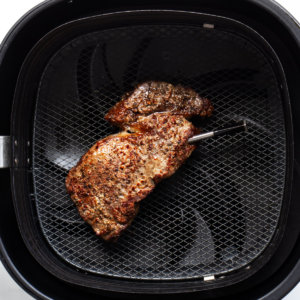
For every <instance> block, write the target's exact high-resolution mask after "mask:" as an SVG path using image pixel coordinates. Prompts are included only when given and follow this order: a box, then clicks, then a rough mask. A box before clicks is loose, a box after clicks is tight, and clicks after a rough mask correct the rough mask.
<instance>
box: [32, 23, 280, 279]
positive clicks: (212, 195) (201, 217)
mask: <svg viewBox="0 0 300 300" xmlns="http://www.w3.org/2000/svg"><path fill="white" fill-rule="evenodd" d="M150 79H155V80H162V81H167V82H171V83H173V84H178V83H181V84H183V85H185V86H189V87H192V88H193V89H195V90H196V91H197V92H199V93H200V94H201V95H203V96H205V97H208V98H209V99H211V101H212V103H213V105H214V107H215V113H214V116H213V117H212V118H211V119H210V120H207V122H202V124H200V123H199V122H198V120H197V119H196V118H195V123H196V122H198V123H199V124H198V125H203V127H204V129H203V130H213V129H215V128H218V127H222V126H224V125H226V124H228V123H230V122H234V121H238V120H240V119H245V118H246V119H247V120H248V124H249V125H248V127H249V133H248V134H239V135H235V136H232V137H231V136H224V137H222V138H218V139H215V140H207V141H205V142H203V143H202V144H201V145H200V146H199V147H198V148H197V150H196V151H195V152H194V153H193V155H192V157H191V158H189V159H188V161H187V162H186V164H185V165H184V166H183V167H182V168H180V170H178V172H177V173H176V174H175V175H174V176H173V177H172V178H170V179H168V180H165V181H164V182H162V183H161V184H160V185H159V186H158V187H157V188H156V189H155V191H154V192H153V193H152V194H151V195H149V196H148V197H147V199H146V200H145V201H144V202H142V204H141V208H140V212H139V214H138V216H137V218H136V219H135V220H134V222H133V224H132V225H131V227H130V229H129V230H127V231H126V232H125V234H124V235H123V236H122V237H121V238H120V239H119V240H118V241H117V242H116V243H114V244H108V243H105V242H101V241H100V240H99V238H97V236H95V234H94V232H93V230H91V228H90V226H87V225H85V223H84V221H83V220H82V219H81V218H80V216H79V214H78V211H77V209H76V208H75V207H74V205H72V203H71V201H70V199H69V195H67V193H66V189H65V185H64V183H65V178H66V176H67V174H68V171H69V170H70V168H71V167H73V166H74V165H76V163H77V162H78V161H79V159H80V157H81V156H82V155H83V154H84V153H85V152H86V151H87V150H88V149H89V147H91V146H92V145H93V144H94V143H95V142H96V141H97V140H99V139H101V138H104V137H106V136H107V135H109V134H112V133H114V132H115V131H114V128H112V127H111V126H110V125H109V124H108V123H107V121H105V120H104V116H105V114H106V113H107V111H108V110H109V108H110V107H112V105H114V104H115V103H116V102H117V101H119V100H120V98H121V96H122V94H124V93H125V92H126V91H129V90H131V89H132V88H133V87H134V85H135V84H136V83H137V82H142V81H144V80H150ZM285 159H286V155H285V126H284V114H283V109H282V105H281V96H280V92H279V86H278V81H277V79H276V75H275V73H274V71H273V69H272V66H271V64H270V62H269V61H268V60H267V58H266V57H265V55H263V53H261V52H260V50H259V49H257V47H255V46H254V45H253V44H251V43H250V42H248V41H247V40H245V39H243V38H241V37H239V36H238V35H237V34H235V33H230V32H226V31H223V30H219V29H214V30H210V29H205V28H199V27H189V26H185V27H183V26H174V25H173V26H170V25H163V26H161V25H149V26H140V27H133V28H120V29H113V30H105V31H101V32H97V33H93V34H89V35H85V36H81V37H79V38H78V39H76V40H73V41H72V42H71V43H69V44H67V45H66V46H64V47H63V48H61V49H60V50H59V51H58V52H57V53H56V54H55V55H54V57H53V58H52V59H51V60H50V62H49V64H48V66H47V68H46V70H45V73H44V74H43V78H42V80H41V83H40V90H39V94H38V100H37V103H36V113H35V123H34V135H33V177H34V187H35V200H36V205H37V211H38V216H39V221H40V223H41V226H42V229H43V232H44V235H45V237H46V238H47V240H48V242H49V244H50V245H51V247H52V248H53V249H54V250H55V251H56V252H57V253H58V254H59V255H60V256H61V257H63V258H64V259H66V260H67V261H68V262H70V263H72V264H74V265H75V266H76V267H79V268H82V269H83V270H85V271H92V272H97V273H100V274H106V275H112V276H118V277H129V278H138V279H186V278H195V277H203V276H206V275H220V274H223V273H227V272H229V271H233V270H236V269H240V268H241V267H243V266H245V265H247V264H249V263H250V262H251V261H252V260H253V259H255V258H256V257H257V256H259V255H260V254H261V253H262V251H263V250H264V249H265V248H266V247H267V246H268V245H269V242H270V240H271V238H272V236H273V234H274V232H275V230H276V227H277V223H278V219H279V215H280V211H281V206H282V198H283V190H284V179H285Z"/></svg>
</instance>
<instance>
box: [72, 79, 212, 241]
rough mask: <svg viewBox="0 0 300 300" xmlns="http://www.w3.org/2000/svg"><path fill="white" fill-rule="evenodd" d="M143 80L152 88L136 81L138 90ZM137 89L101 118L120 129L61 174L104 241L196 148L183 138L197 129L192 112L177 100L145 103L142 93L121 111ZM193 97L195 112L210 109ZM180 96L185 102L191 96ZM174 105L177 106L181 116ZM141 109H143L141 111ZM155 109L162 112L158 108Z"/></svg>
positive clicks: (113, 237)
mask: <svg viewBox="0 0 300 300" xmlns="http://www.w3.org/2000/svg"><path fill="white" fill-rule="evenodd" d="M155 84H159V89H160V91H161V89H162V86H166V87H168V89H173V90H174V87H173V86H172V85H170V84H167V83H155ZM147 85H148V86H150V87H151V86H152V83H151V82H148V83H144V84H141V85H139V86H138V87H137V90H139V89H141V90H143V89H144V87H145V86H147ZM181 89H183V88H181ZM149 90H151V88H150V89H149ZM165 90H166V91H167V88H166V89H165ZM151 91H152V90H151ZM187 91H189V92H190V91H191V90H190V89H187ZM161 93H162V92H161ZM190 93H192V92H190ZM136 94H137V92H136V90H135V91H134V92H133V93H131V94H130V95H131V96H129V95H128V98H123V100H122V101H121V102H119V103H118V104H117V105H116V106H115V107H113V108H112V109H111V110H110V111H109V113H108V114H107V115H106V117H105V118H106V119H107V120H109V121H110V123H112V124H117V125H119V126H120V127H121V128H123V130H124V131H122V132H120V133H118V134H115V135H111V136H108V137H106V138H105V139H103V140H100V141H98V142H97V143H96V144H95V145H94V146H93V147H92V148H91V149H90V150H88V152H87V153H86V154H84V155H83V157H82V158H81V159H80V161H79V162H78V163H77V165H76V166H75V167H73V168H72V169H71V171H70V172H69V174H68V176H67V179H66V188H67V192H68V193H69V194H70V196H71V198H72V200H73V202H74V203H75V204H76V206H77V209H78V211H79V213H80V215H81V217H82V218H83V219H84V220H85V221H86V222H87V223H89V224H90V225H91V226H92V227H93V229H94V231H95V233H96V234H97V235H98V236H100V237H102V238H103V239H104V240H106V241H115V240H116V239H117V238H118V237H119V236H120V234H121V233H122V232H123V231H124V230H125V229H126V228H128V226H129V225H130V224H131V222H132V220H133V218H134V217H135V216H136V214H137V213H138V209H139V202H140V201H141V200H142V199H144V198H145V197H146V196H147V195H148V194H149V193H151V192H152V191H153V189H154V187H155V185H156V184H158V183H159V182H160V181H161V180H163V179H165V178H167V177H169V176H171V175H172V174H174V173H175V171H176V170H177V169H178V168H179V167H180V166H181V165H182V164H183V163H184V161H185V160H186V159H187V158H188V157H189V156H190V155H191V153H192V151H193V150H194V149H195V148H196V146H195V145H189V144H188V139H189V138H190V137H192V136H193V135H195V134H197V133H198V132H199V130H197V129H196V128H195V126H194V125H193V124H192V123H190V122H189V121H187V120H186V119H185V117H189V116H191V115H192V112H191V108H190V110H189V109H188V108H186V107H184V106H183V105H182V104H178V105H177V104H176V105H175V106H173V109H171V110H170V109H166V107H167V108H169V107H171V106H170V105H169V104H163V101H162V100H160V104H159V106H157V105H156V104H153V106H152V104H150V106H151V107H152V108H150V107H148V104H147V101H146V100H145V99H146V98H145V97H146V96H144V95H142V96H141V97H140V99H141V101H140V102H139V104H138V105H137V106H135V108H134V110H132V109H128V111H126V110H125V108H124V107H125V106H126V105H127V106H128V105H129V106H130V103H133V102H134V101H135V100H129V99H130V97H133V95H136ZM186 94H187V92H186ZM192 94H193V95H194V94H195V92H193V93H192ZM196 95H197V94H196ZM155 97H160V98H161V99H165V100H164V101H169V99H170V97H168V98H167V97H165V94H156V96H155ZM155 97H154V98H155ZM197 97H198V99H200V100H199V101H198V100H197V101H198V102H197V103H198V104H199V105H200V106H201V107H202V109H200V108H197V106H196V105H194V106H193V109H194V111H195V112H197V114H199V115H201V113H202V115H204V114H203V111H205V115H210V114H211V112H212V111H213V108H212V106H211V105H210V102H209V101H208V100H205V101H204V100H203V98H201V97H199V96H197ZM154 98H153V99H154ZM177 98H179V97H177ZM134 99H135V98H134ZM151 99H152V98H151ZM182 99H186V98H182ZM155 101H156V100H153V101H152V102H151V103H154V102H155ZM182 101H183V100H182ZM184 101H185V103H189V102H191V101H192V100H184ZM120 103H121V104H120ZM128 103H129V104H128ZM193 103H194V102H193ZM204 103H206V104H205V105H204ZM179 105H182V110H183V111H184V114H183V115H181V114H180V110H179V109H178V106H179ZM135 109H137V111H135ZM143 109H145V112H144V113H141V112H140V110H141V111H142V110H143ZM160 109H162V110H166V111H165V112H157V111H159V110H160ZM176 110H177V112H176V113H175V111H176ZM188 110H189V111H190V112H189V113H187V112H188ZM118 111H119V113H118ZM120 115H122V116H124V119H122V117H120ZM127 115H134V118H130V119H128V118H127ZM114 116H116V118H118V117H119V118H118V119H115V118H114ZM121 119H122V120H123V121H122V122H121Z"/></svg>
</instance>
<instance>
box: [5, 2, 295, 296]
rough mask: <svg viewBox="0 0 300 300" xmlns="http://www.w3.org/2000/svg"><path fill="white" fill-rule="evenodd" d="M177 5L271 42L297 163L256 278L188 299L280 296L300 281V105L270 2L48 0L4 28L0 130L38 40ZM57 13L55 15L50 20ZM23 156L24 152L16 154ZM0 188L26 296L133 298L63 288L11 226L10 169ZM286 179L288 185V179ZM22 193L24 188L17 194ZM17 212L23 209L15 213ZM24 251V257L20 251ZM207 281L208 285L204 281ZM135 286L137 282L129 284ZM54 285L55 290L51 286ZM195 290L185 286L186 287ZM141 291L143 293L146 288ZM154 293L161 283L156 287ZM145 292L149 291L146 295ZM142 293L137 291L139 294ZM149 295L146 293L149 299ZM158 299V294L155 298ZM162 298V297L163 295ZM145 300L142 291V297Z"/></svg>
mask: <svg viewBox="0 0 300 300" xmlns="http://www.w3.org/2000/svg"><path fill="white" fill-rule="evenodd" d="M149 8H151V9H154V8H158V9H180V10H185V11H189V10H190V11H194V12H201V13H211V14H218V15H221V16H225V17H230V18H233V19H235V20H238V21H241V22H243V23H245V24H247V25H248V26H250V27H251V28H253V29H255V30H256V31H257V32H258V33H259V34H260V35H262V36H263V37H264V38H265V39H266V40H267V41H268V42H269V43H270V44H271V46H272V47H273V49H274V50H275V52H276V53H277V55H278V56H279V59H280V61H281V63H282V66H283V69H284V71H285V74H286V77H287V85H288V89H289V93H290V99H291V106H292V114H293V116H294V118H293V120H294V124H293V126H294V140H295V145H294V147H295V163H294V179H293V186H292V197H291V206H290V212H289V217H288V218H289V222H288V224H287V227H286V230H285V232H284V235H283V238H282V241H281V244H280V245H279V247H278V248H277V251H276V252H275V254H274V255H273V256H272V257H271V259H270V261H269V262H268V263H267V264H266V265H265V266H264V267H263V268H262V269H261V270H260V271H259V272H257V273H255V276H252V277H249V278H248V279H246V280H245V281H243V282H242V283H241V284H235V285H232V286H230V287H227V288H219V289H215V290H211V291H202V292H197V293H189V297H194V298H199V297H201V298H203V299H281V298H282V297H283V296H284V295H286V294H287V293H288V292H289V291H290V290H291V289H292V288H293V287H294V285H295V284H296V283H297V282H298V281H299V278H300V266H299V265H300V262H299V259H300V257H299V253H300V251H299V248H300V240H299V239H298V235H299V227H300V224H299V218H298V215H299V210H300V203H299V201H297V200H298V197H299V192H300V191H299V190H298V189H299V184H298V182H299V179H300V178H299V175H300V169H299V167H298V161H299V153H300V151H299V150H300V149H299V134H298V135H297V132H298V130H299V127H300V120H299V118H297V116H298V111H299V110H300V104H299V101H298V99H299V96H300V89H299V87H298V86H299V85H298V82H299V79H300V72H299V71H300V58H299V57H300V56H299V53H300V52H299V50H300V49H299V45H300V39H299V27H298V24H297V23H296V22H295V21H294V19H292V17H291V16H289V15H288V14H287V13H286V12H285V11H284V10H282V8H280V7H279V6H278V5H277V4H276V3H275V2H273V1H267V0H265V1H264V0H263V1H214V0H211V1H186V2H185V3H184V5H182V4H179V5H176V4H175V3H174V1H172V3H171V2H169V1H160V2H159V3H158V2H157V3H156V2H155V1H151V2H149V3H147V1H144V2H143V4H140V3H138V2H136V3H135V2H133V1H132V2H130V3H128V4H126V5H125V3H124V4H122V5H119V6H118V4H117V3H113V2H112V1H111V2H109V3H108V2H107V3H106V2H104V3H99V1H79V0H78V1H76V0H74V1H73V2H70V1H60V0H58V1H46V2H44V3H43V4H41V5H40V6H39V7H37V8H36V9H34V10H33V11H32V12H31V13H29V14H28V15H27V16H26V17H24V19H23V20H22V21H20V22H19V23H18V24H17V25H16V27H15V28H14V29H13V30H12V31H11V32H10V33H9V35H8V36H7V37H6V39H5V40H4V42H3V44H2V46H1V52H0V87H1V91H2V97H3V99H6V100H4V101H2V102H1V111H0V116H1V120H2V122H1V124H0V134H1V135H8V134H10V129H9V128H10V122H11V121H14V120H11V119H10V112H11V105H12V99H13V95H14V89H15V86H16V83H17V78H18V74H19V72H20V69H21V66H22V63H23V61H24V60H25V58H26V56H27V55H28V53H29V51H30V50H31V49H32V47H33V46H34V45H35V44H36V42H38V40H39V39H40V38H41V37H42V36H44V35H45V34H47V33H48V32H49V31H50V30H52V29H54V28H55V27H57V26H59V25H61V24H62V23H66V22H68V21H71V20H75V19H77V18H82V17H84V16H89V15H90V14H92V15H96V14H101V13H105V12H112V11H122V10H129V9H130V10H135V9H149ZM53 15H55V18H53ZM20 155H24V156H26V153H20ZM0 174H1V179H2V180H1V189H2V198H3V199H2V203H3V209H2V210H1V212H0V220H1V221H0V222H1V226H0V237H1V244H0V247H1V256H2V257H1V259H2V261H3V263H4V265H5V267H6V268H7V270H8V271H9V273H10V274H11V275H12V277H13V278H14V279H15V280H16V281H17V282H18V283H19V284H20V286H22V287H23V288H24V289H25V290H26V291H27V292H28V293H30V294H31V295H32V296H34V297H35V298H37V299H50V298H54V299H66V298H69V297H70V298H71V297H72V298H73V299H82V298H83V297H84V298H88V299H94V298H95V299H96V298H98V297H99V296H98V295H97V294H99V293H100V294H102V295H106V296H107V297H108V296H110V297H119V298H132V297H133V295H128V294H124V293H110V292H104V291H102V292H101V291H97V290H95V289H86V288H83V289H79V288H78V287H77V286H74V285H73V286H72V285H69V284H67V283H65V282H63V281H61V280H58V279H57V278H56V277H55V276H53V275H51V274H50V273H48V272H47V271H46V270H45V269H43V268H42V267H41V266H40V265H39V264H38V263H37V261H36V260H35V259H34V258H33V257H32V255H31V254H30V252H29V251H28V249H27V248H26V247H25V244H24V242H23V240H22V237H21V235H20V231H19V228H18V225H17V221H16V217H15V213H14V209H13V204H12V196H11V190H10V180H9V171H8V170H1V172H0ZM290 183H292V182H290ZM17 192H21V193H22V191H17ZM21 213H22V212H21ZM20 253H22V255H20ZM208 284H209V283H208ZM136 285H138V283H135V288H136V287H137V286H136ZM53 286H55V287H56V288H55V289H53ZM192 291H193V289H191V290H190V292H192ZM145 292H146V291H145ZM157 292H159V286H158V287H157ZM146 293H147V292H146ZM139 297H140V295H136V298H139ZM150 297H153V296H150V295H149V298H150ZM156 297H157V296H156ZM163 297H164V298H165V297H166V296H163ZM145 298H147V296H145Z"/></svg>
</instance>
